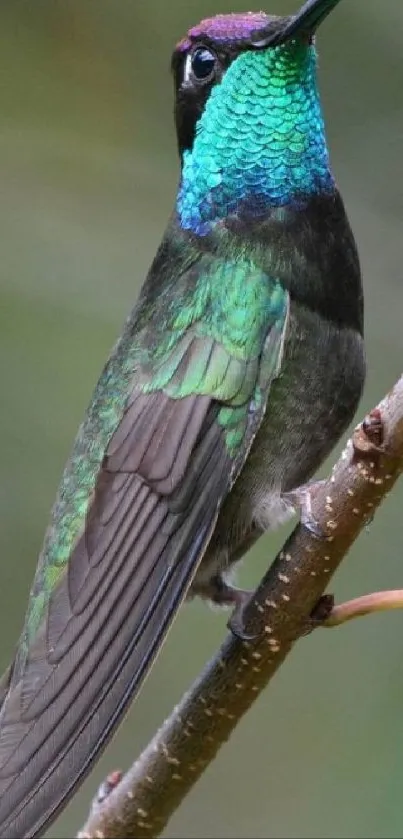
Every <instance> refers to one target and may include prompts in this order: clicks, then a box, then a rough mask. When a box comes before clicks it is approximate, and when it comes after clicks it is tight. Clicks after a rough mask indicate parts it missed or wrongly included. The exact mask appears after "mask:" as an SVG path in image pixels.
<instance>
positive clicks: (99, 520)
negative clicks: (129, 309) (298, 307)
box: [0, 266, 288, 839]
mask: <svg viewBox="0 0 403 839" xmlns="http://www.w3.org/2000/svg"><path fill="white" fill-rule="evenodd" d="M210 269H211V270H212V267H211V266H210ZM210 269H209V270H210ZM233 270H234V271H235V270H237V271H238V272H239V267H238V268H236V269H235V267H234V268H233ZM226 271H227V272H228V266H227V267H226ZM250 272H251V269H250V268H249V269H248V270H246V269H245V276H244V278H243V282H245V283H248V281H249V279H250ZM256 273H257V274H259V273H260V272H256V270H255V274H256ZM227 280H228V281H230V277H228V276H227ZM257 280H259V282H265V283H266V285H267V294H266V295H265V298H264V299H265V305H266V308H267V311H264V312H260V313H256V315H255V317H254V318H252V321H253V324H252V327H251V329H252V332H253V331H254V332H255V334H254V337H253V336H251V338H252V337H253V341H252V342H251V340H249V338H248V340H247V347H246V349H245V346H246V345H245V339H242V340H241V339H240V338H239V330H240V326H242V324H241V320H242V314H241V312H238V313H237V312H236V311H234V312H233V313H232V316H233V319H234V323H233V326H228V324H227V325H226V327H225V329H221V327H220V329H218V327H217V324H215V325H214V323H213V320H212V318H211V317H210V314H209V312H208V311H207V308H206V306H208V305H211V299H209V302H208V301H207V302H206V301H205V304H203V305H204V308H202V309H200V306H199V307H198V309H197V311H196V310H195V312H194V315H193V316H187V318H185V321H186V322H183V323H182V324H181V326H180V328H178V329H177V331H176V332H175V328H176V327H177V326H178V316H176V319H175V324H176V326H175V324H174V323H173V322H172V323H171V329H170V336H169V338H168V339H167V342H166V345H165V348H164V352H162V351H161V345H160V341H159V343H158V345H157V343H155V346H154V352H153V346H152V339H151V345H150V336H149V335H148V338H147V341H148V349H147V353H146V355H144V356H143V357H142V360H141V362H139V361H138V359H139V358H140V355H139V354H137V362H136V363H137V367H136V374H135V376H134V378H133V380H132V382H131V385H130V388H129V389H128V391H127V393H128V395H126V399H125V402H124V407H123V410H122V412H121V416H120V418H119V422H118V424H117V426H116V423H115V426H114V428H115V430H114V431H113V433H112V434H110V435H109V438H108V444H107V446H106V447H105V448H104V454H103V457H102V460H101V463H100V465H99V468H98V469H97V471H96V474H95V478H94V482H93V484H91V482H88V474H87V472H88V464H87V461H88V458H91V452H92V449H91V446H93V447H94V446H95V443H91V439H90V438H91V433H93V435H94V440H95V439H96V434H95V431H96V430H97V429H95V430H94V428H93V427H92V426H91V424H92V425H94V423H98V422H99V421H100V420H99V417H100V416H105V415H107V414H108V411H112V413H113V410H115V408H113V405H114V402H113V392H114V388H116V386H117V385H116V381H117V379H116V377H115V374H116V370H118V371H119V370H120V373H121V374H122V375H123V372H122V369H121V368H122V365H123V364H124V362H123V358H124V357H125V353H124V352H123V354H122V347H121V346H120V347H119V346H118V349H117V350H116V352H115V354H114V356H113V357H112V360H111V362H110V363H109V365H107V367H106V368H105V371H104V373H103V378H102V380H101V384H100V385H98V389H97V390H96V391H95V396H94V402H93V404H92V407H91V409H90V412H89V420H88V423H89V427H88V425H87V427H85V428H84V432H82V434H81V435H79V438H78V442H77V444H76V447H75V449H74V450H73V455H72V459H71V461H70V464H69V465H68V466H67V469H66V472H65V475H64V478H63V481H62V487H61V491H60V494H59V498H58V501H57V503H56V507H55V511H54V514H53V520H52V524H51V527H50V530H49V532H48V535H47V541H45V547H44V552H43V554H42V559H41V562H40V566H39V570H38V572H37V577H36V579H35V582H34V586H33V590H32V593H31V601H30V606H29V611H28V616H27V621H26V626H25V630H24V633H23V636H22V638H21V640H20V645H19V648H18V650H17V655H16V658H15V661H14V663H13V666H12V668H11V670H10V671H9V672H8V673H7V674H6V675H5V677H4V682H3V685H1V686H0V699H1V696H3V704H2V709H1V713H0V834H1V836H7V837H9V839H12V837H17V836H29V837H34V836H38V835H41V834H42V832H43V830H44V829H45V827H46V826H47V825H48V824H49V823H50V822H51V821H52V820H53V819H54V818H55V815H56V814H57V812H58V810H60V808H61V807H62V806H63V804H64V803H65V802H66V801H67V800H68V798H69V797H70V796H71V794H72V793H73V791H74V789H75V788H76V786H77V785H78V784H79V783H80V782H81V781H82V779H83V778H84V777H85V775H86V774H87V772H88V771H89V769H90V767H91V765H92V763H93V761H94V759H95V758H96V757H97V756H98V754H99V752H100V751H101V749H102V748H103V746H105V744H106V743H107V741H108V739H109V737H110V736H111V734H112V733H113V731H114V730H115V728H116V725H117V724H118V722H119V720H120V719H121V717H122V715H123V713H124V712H125V710H126V709H127V706H128V703H129V702H130V700H131V699H132V698H133V696H134V695H135V693H136V691H137V690H138V689H139V687H140V685H141V683H142V682H143V680H144V678H145V676H146V674H147V671H148V670H149V668H150V666H151V664H152V662H153V659H154V658H155V656H156V654H157V652H158V650H159V648H160V646H161V644H162V642H163V640H164V637H165V635H166V633H167V631H168V629H169V626H170V624H171V622H172V620H173V618H174V616H175V614H176V612H177V609H178V607H179V605H180V603H181V601H182V600H183V598H184V597H185V595H186V591H187V589H188V587H189V585H190V583H191V580H192V578H193V576H194V574H195V571H196V569H197V566H198V564H199V562H200V560H201V557H202V555H203V552H204V551H205V549H206V546H207V544H208V542H209V539H210V537H211V534H212V531H213V529H214V525H215V522H216V518H217V514H218V510H219V508H220V505H221V503H222V500H223V498H224V497H225V495H226V494H227V493H228V491H229V489H230V487H231V485H232V483H233V481H234V480H235V479H236V477H237V474H238V473H239V471H240V469H241V467H242V464H243V462H244V459H245V457H246V454H247V452H248V450H249V447H250V444H251V442H252V439H253V436H254V434H255V433H256V430H257V428H258V425H259V423H260V421H261V418H262V415H263V413H264V410H265V405H266V400H267V394H268V391H269V387H270V382H271V381H272V378H273V376H274V375H275V374H276V371H277V370H278V366H279V359H280V355H281V348H282V341H283V335H284V331H285V323H286V318H287V309H288V299H287V295H286V293H285V292H283V291H282V289H281V287H280V286H279V285H278V284H276V283H272V284H270V283H268V280H267V278H266V277H264V276H263V275H260V276H259V277H255V276H254V277H253V278H252V279H251V282H253V283H255V286H256V289H258V283H257ZM240 288H241V285H240ZM259 293H260V292H259ZM256 294H258V291H256V292H255V293H254V295H253V293H252V297H253V299H255V297H256ZM181 317H182V321H183V315H179V320H181ZM244 317H246V318H247V317H249V315H247V314H245V313H244ZM249 319H250V318H249ZM252 321H251V323H252ZM221 335H222V336H223V337H222V340H220V339H219V336H221ZM172 336H174V337H172ZM237 336H238V337H237ZM122 340H123V342H125V341H127V340H128V336H127V334H126V337H125V336H124V338H123V339H122ZM150 346H151V350H150ZM250 350H252V352H250ZM125 363H126V362H125ZM126 372H127V371H126ZM115 379H116V380H115ZM83 440H85V441H86V442H85V446H86V448H85V446H84V443H83ZM83 446H84V448H85V451H83ZM95 449H96V446H95ZM84 455H85V456H84ZM92 455H93V457H95V459H96V451H95V454H94V452H92ZM66 498H67V499H68V500H69V502H70V503H69V504H67V503H66Z"/></svg>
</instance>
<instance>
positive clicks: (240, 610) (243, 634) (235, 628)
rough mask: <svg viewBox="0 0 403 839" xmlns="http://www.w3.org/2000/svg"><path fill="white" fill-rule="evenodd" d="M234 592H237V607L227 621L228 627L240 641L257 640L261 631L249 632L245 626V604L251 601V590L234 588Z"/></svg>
mask: <svg viewBox="0 0 403 839" xmlns="http://www.w3.org/2000/svg"><path fill="white" fill-rule="evenodd" d="M234 592H236V598H235V608H234V611H233V613H232V615H231V617H230V619H229V621H228V623H227V627H228V629H229V630H230V632H232V634H233V635H234V637H235V638H238V640H239V641H243V642H247V641H256V639H257V638H258V637H259V635H260V633H259V632H248V631H247V629H246V628H245V620H244V613H245V606H246V604H247V603H248V602H249V599H250V596H251V592H250V591H244V590H242V589H234Z"/></svg>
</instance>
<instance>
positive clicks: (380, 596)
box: [322, 589, 403, 627]
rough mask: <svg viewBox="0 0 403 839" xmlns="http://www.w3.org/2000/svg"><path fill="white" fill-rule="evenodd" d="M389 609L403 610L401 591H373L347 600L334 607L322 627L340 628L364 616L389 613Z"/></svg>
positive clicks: (402, 593) (402, 591) (402, 590)
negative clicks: (347, 622)
mask: <svg viewBox="0 0 403 839" xmlns="http://www.w3.org/2000/svg"><path fill="white" fill-rule="evenodd" d="M391 609H403V589H395V590H393V591H374V592H373V593H372V594H364V595H362V597H355V598H354V600H347V601H346V602H345V603H340V604H339V605H338V606H334V607H333V609H332V611H331V612H330V614H329V615H328V617H327V618H326V620H325V621H324V622H323V624H322V626H325V627H333V626H341V624H343V623H346V621H351V620H354V618H361V617H363V616H364V615H375V614H376V612H389V611H390V610H391Z"/></svg>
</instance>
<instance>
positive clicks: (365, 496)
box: [78, 376, 403, 839]
mask: <svg viewBox="0 0 403 839" xmlns="http://www.w3.org/2000/svg"><path fill="white" fill-rule="evenodd" d="M402 471H403V376H402V377H401V378H400V379H399V381H398V382H397V384H396V385H395V387H394V388H393V390H392V391H391V392H390V393H389V394H388V396H386V397H385V399H383V400H382V402H380V404H379V405H378V406H377V407H376V408H374V409H373V411H371V412H370V414H369V415H368V416H367V417H366V418H365V419H364V420H363V422H362V423H361V424H360V425H359V426H357V428H356V429H355V431H354V433H353V436H352V438H351V439H350V440H349V441H348V443H347V445H346V448H345V449H344V451H343V452H342V454H341V457H340V458H339V460H338V462H337V463H336V465H335V467H334V468H333V471H332V473H331V475H330V476H329V478H328V479H327V480H326V481H325V482H323V483H322V484H320V485H318V486H317V487H316V488H315V487H314V488H313V490H312V493H311V497H310V503H311V511H312V514H313V516H314V519H315V521H316V523H317V525H318V526H319V528H320V531H321V532H322V533H323V537H321V538H318V537H317V536H315V535H314V534H313V533H311V532H310V531H309V530H308V529H307V528H306V527H305V526H304V525H303V524H302V523H300V524H298V525H297V526H296V528H295V529H294V531H293V532H292V534H291V536H290V537H289V538H288V540H287V541H286V543H285V545H284V547H283V549H282V550H281V551H280V553H279V554H278V556H277V557H276V559H275V561H274V562H273V564H272V565H271V566H270V568H269V570H268V571H267V573H266V575H265V576H264V578H263V580H262V581H261V583H260V585H259V586H258V588H257V590H256V591H255V592H254V594H253V595H252V597H251V600H250V601H249V603H248V604H247V607H246V610H245V626H246V628H247V631H248V632H250V634H251V635H255V634H256V635H257V637H256V640H254V641H240V640H239V639H237V638H234V637H233V636H232V635H228V637H227V638H226V639H225V641H224V642H223V644H222V646H221V648H220V649H219V651H218V652H217V654H216V655H215V657H214V658H213V659H212V660H211V661H210V662H209V664H208V665H207V666H206V668H205V670H204V671H203V672H202V674H201V676H200V677H199V678H198V680H197V681H196V682H195V684H194V685H193V686H192V688H191V689H190V691H189V692H188V693H186V694H185V696H184V697H183V699H182V700H181V702H180V703H179V705H177V707H176V708H175V709H174V710H173V711H172V714H171V716H170V717H169V718H168V719H167V720H166V722H165V723H164V724H163V726H162V727H161V729H160V730H159V731H158V732H157V734H156V735H155V737H154V738H153V740H152V741H151V742H150V744H149V745H148V746H147V748H146V749H145V750H144V752H143V754H142V755H141V756H140V757H139V759H138V760H137V761H136V762H135V763H134V764H133V766H132V767H131V769H130V770H129V771H128V772H127V773H126V774H125V775H124V776H123V778H122V779H121V780H120V779H119V782H118V783H117V785H116V786H115V788H113V789H112V791H111V792H110V794H108V795H107V797H106V798H105V800H104V801H103V802H102V804H99V805H97V806H94V807H93V809H92V812H91V813H90V816H89V818H88V820H87V822H86V824H85V826H84V827H83V828H82V830H81V831H80V833H79V834H78V837H80V839H92V837H93V838H94V839H95V837H97V839H103V837H109V838H110V839H120V837H122V839H123V837H138V839H146V837H147V839H149V837H157V836H160V834H161V833H162V831H163V829H164V827H165V825H166V824H167V822H168V821H169V819H170V817H171V816H172V814H173V813H174V812H175V810H176V809H177V808H178V807H179V805H180V804H181V802H182V801H183V799H184V798H185V796H186V795H187V793H188V792H189V790H190V789H191V787H193V785H194V784H195V783H196V781H197V780H198V778H199V777H200V776H201V774H202V773H203V772H204V770H205V769H206V768H207V766H208V765H209V764H210V763H211V761H212V760H213V759H214V757H215V755H216V754H217V752H218V750H219V749H220V747H221V746H222V745H223V743H225V742H226V740H228V738H229V736H230V734H231V732H232V731H233V729H234V728H235V726H236V725H237V724H238V722H239V720H240V719H241V718H242V716H243V715H244V714H245V713H246V711H247V710H248V708H249V707H250V706H251V705H252V703H253V702H254V701H255V700H256V699H257V698H258V697H259V695H260V693H261V692H262V690H263V689H264V688H265V687H266V685H267V683H268V682H269V681H270V679H271V678H272V677H273V676H274V674H275V673H276V671H277V669H278V668H279V666H280V665H281V664H282V663H283V661H284V659H285V658H286V656H287V655H288V653H289V652H290V650H291V648H292V647H293V645H294V643H295V642H296V641H297V639H298V638H300V637H301V636H302V635H303V634H305V632H306V628H307V621H309V616H310V614H311V612H312V610H313V609H314V607H315V605H316V604H317V603H318V601H319V599H320V597H321V595H322V594H323V592H324V590H325V588H326V587H327V585H328V582H329V580H330V578H331V577H332V575H333V574H334V573H335V571H336V569H337V568H338V566H339V564H340V562H341V561H342V559H343V557H344V556H345V555H346V553H347V551H348V549H349V548H350V546H351V545H352V543H353V542H354V541H355V539H356V538H357V536H358V535H359V533H360V531H361V530H362V528H363V527H365V525H366V524H367V523H368V522H369V521H370V520H372V518H373V516H374V513H375V511H376V509H377V507H378V506H379V505H380V503H381V501H382V500H383V499H384V498H385V497H386V495H387V494H388V492H389V491H390V490H391V488H392V486H393V485H394V483H395V482H396V480H397V478H398V477H399V475H400V474H401V472H402ZM389 594H390V593H389ZM400 594H401V593H400ZM372 597H374V595H372ZM378 597H379V595H378ZM390 601H391V603H393V605H394V606H396V599H394V598H393V597H392V598H390ZM383 603H384V601H383ZM365 605H367V606H368V605H370V604H369V602H367V603H366V604H365ZM378 605H379V603H378ZM347 606H349V604H344V608H346V607H347ZM372 606H373V603H372ZM383 608H385V605H384V606H383ZM340 609H343V606H342V607H335V610H332V612H331V614H330V616H329V619H328V623H329V625H331V623H332V616H333V618H334V621H333V623H334V624H337V623H339V622H341V621H340V617H341V618H343V615H344V616H345V615H346V611H344V613H343V611H342V612H341V615H340ZM354 609H355V614H354V615H351V616H357V614H358V611H359V610H358V611H357V608H356V607H353V611H354ZM337 610H339V612H337ZM368 611H374V608H370V609H369V610H368V609H364V612H363V613H368ZM347 614H350V612H349V611H348V609H347ZM345 619H347V618H346V617H344V620H345Z"/></svg>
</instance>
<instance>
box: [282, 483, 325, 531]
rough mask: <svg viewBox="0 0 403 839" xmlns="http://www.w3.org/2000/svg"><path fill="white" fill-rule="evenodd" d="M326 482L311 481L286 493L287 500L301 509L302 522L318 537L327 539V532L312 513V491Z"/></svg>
mask: <svg viewBox="0 0 403 839" xmlns="http://www.w3.org/2000/svg"><path fill="white" fill-rule="evenodd" d="M324 483H325V481H311V482H310V483H308V484H304V485H303V486H301V487H297V489H293V490H291V491H290V492H287V493H285V494H284V498H285V500H286V501H288V502H289V503H290V504H291V505H292V506H293V507H294V508H295V509H298V510H299V513H300V520H301V524H303V526H304V527H306V529H307V530H309V532H310V533H311V534H312V536H315V538H316V539H325V538H326V534H325V532H324V530H323V528H322V527H321V526H320V524H319V523H318V522H317V520H316V519H315V516H314V515H313V513H312V492H313V491H314V490H317V489H319V488H320V487H322V486H323V485H324Z"/></svg>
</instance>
